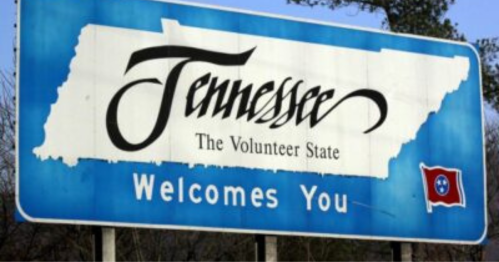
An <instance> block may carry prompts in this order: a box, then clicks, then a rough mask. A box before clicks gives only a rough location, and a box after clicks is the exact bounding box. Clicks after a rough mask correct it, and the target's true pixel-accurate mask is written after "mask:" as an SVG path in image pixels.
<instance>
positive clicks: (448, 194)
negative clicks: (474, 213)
mask: <svg viewBox="0 0 499 262" xmlns="http://www.w3.org/2000/svg"><path fill="white" fill-rule="evenodd" d="M420 168H421V175H422V177H423V187H424V192H425V199H426V208H427V210H428V213H432V212H433V207H434V206H444V207H453V206H460V207H463V208H465V207H466V197H465V194H464V188H463V180H462V175H461V174H462V173H461V170H459V169H455V168H446V167H441V166H434V167H428V166H426V165H425V164H424V163H421V164H420Z"/></svg>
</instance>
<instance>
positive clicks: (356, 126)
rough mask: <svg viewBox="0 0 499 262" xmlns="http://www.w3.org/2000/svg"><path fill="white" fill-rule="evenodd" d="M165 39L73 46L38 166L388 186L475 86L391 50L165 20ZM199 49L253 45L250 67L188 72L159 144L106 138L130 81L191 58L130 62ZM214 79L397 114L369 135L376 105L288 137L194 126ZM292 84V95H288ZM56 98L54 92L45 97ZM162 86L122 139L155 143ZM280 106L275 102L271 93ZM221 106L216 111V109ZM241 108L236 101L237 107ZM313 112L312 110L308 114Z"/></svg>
mask: <svg viewBox="0 0 499 262" xmlns="http://www.w3.org/2000/svg"><path fill="white" fill-rule="evenodd" d="M163 29H164V33H152V32H145V31H138V30H130V29H122V28H113V27H105V26H98V25H88V26H86V27H85V28H84V29H83V30H82V32H81V35H80V37H79V44H78V45H77V46H76V56H75V57H74V58H73V59H72V61H71V65H70V74H69V75H68V79H67V81H66V82H65V83H63V85H62V86H60V87H59V88H58V99H57V101H56V102H55V103H54V104H53V105H52V107H51V111H50V115H49V116H48V119H47V122H46V123H45V126H44V128H45V141H44V142H43V144H42V145H40V146H39V147H36V148H34V150H33V152H34V153H35V154H36V155H37V156H38V157H39V158H40V159H41V160H47V159H49V158H53V159H58V158H61V159H62V161H63V162H64V163H66V164H67V165H69V166H75V165H77V164H78V161H79V160H82V159H99V160H107V161H110V162H118V161H131V162H140V163H157V164H160V163H163V162H177V163H186V164H189V165H195V164H203V165H214V166H221V167H245V168H258V169H265V170H286V171H297V172H305V171H307V172H316V173H321V174H341V175H355V176H367V177H376V178H387V176H388V173H389V170H388V164H389V160H390V159H391V158H394V157H396V156H397V155H398V154H399V152H400V150H401V147H402V145H403V144H404V143H407V142H409V141H411V140H413V139H415V136H416V133H417V131H418V130H419V128H420V127H421V125H422V124H423V123H424V122H425V121H426V120H427V118H428V115H429V114H430V113H431V112H437V111H438V110H439V109H440V106H441V104H442V101H443V99H444V97H445V96H446V95H447V94H449V93H451V92H453V91H456V90H457V89H458V88H459V86H460V83H461V82H462V81H465V80H466V79H467V77H468V71H469V61H468V59H467V58H464V57H454V58H445V57H438V56H430V55H421V54H415V53H409V52H401V51H394V50H381V51H380V52H370V51H362V50H356V49H348V48H340V47H333V46H326V45H318V44H310V43H303V42H298V41H289V40H282V39H276V38H268V37H259V36H252V35H244V34H236V33H228V32H221V31H216V30H207V29H199V28H192V27H186V26H181V25H179V24H178V23H177V22H175V21H170V20H163ZM162 45H181V46H191V47H197V48H202V49H208V50H213V51H219V52H224V53H240V52H244V51H247V50H249V49H252V48H253V47H256V49H255V51H254V53H253V54H252V56H251V57H250V59H249V60H248V62H247V63H246V65H244V66H237V67H222V66H217V65H212V64H208V63H201V62H197V63H190V64H189V65H188V66H187V67H185V69H184V70H183V72H182V74H181V76H180V79H179V82H178V85H177V90H176V93H175V96H174V101H173V106H172V111H171V114H170V119H169V121H168V125H167V127H166V129H165V131H164V132H163V133H162V135H161V136H160V137H159V138H158V139H157V140H156V141H155V142H154V143H152V144H151V145H150V146H148V147H146V148H144V149H142V150H139V151H135V152H126V151H122V150H120V149H118V148H117V147H115V146H114V144H113V143H112V142H111V140H110V138H109V136H108V133H107V129H106V112H107V109H108V106H109V102H110V101H111V99H112V97H113V96H114V95H115V94H116V92H117V91H118V90H119V89H120V88H121V87H123V86H124V85H126V84H127V83H129V82H131V81H134V80H137V79H144V78H158V79H159V80H160V81H162V82H163V83H164V81H165V79H166V77H167V76H168V73H169V72H170V69H171V68H172V67H173V66H175V65H176V64H177V63H179V61H183V60H184V59H160V60H153V61H148V62H144V63H142V64H139V65H137V66H136V67H134V68H132V69H131V70H130V71H129V72H128V73H127V74H126V75H125V74H124V73H125V69H126V66H127V64H128V60H129V58H130V55H131V54H132V53H133V52H135V51H137V50H140V49H143V48H147V47H153V46H162ZM208 72H211V73H212V76H217V77H218V78H219V79H220V80H225V79H230V80H231V81H235V80H238V79H241V80H242V81H243V85H244V86H246V85H248V84H253V85H254V87H255V88H254V89H253V90H256V89H257V88H258V87H260V86H261V85H262V84H264V83H266V82H268V81H271V80H275V82H276V85H277V86H276V88H277V87H278V86H279V85H280V83H281V82H282V80H283V79H285V78H286V77H292V78H293V80H292V83H294V82H296V81H298V80H303V81H304V84H303V85H301V87H300V94H304V93H305V92H306V91H307V90H308V89H310V88H312V87H315V86H318V85H320V86H322V88H321V91H324V90H326V89H335V90H336V91H335V97H334V99H332V100H331V101H330V102H327V103H325V104H324V108H327V107H328V106H327V105H329V106H331V105H333V104H334V103H336V102H337V101H338V100H339V99H341V98H342V97H344V96H345V95H347V94H348V93H350V92H353V91H355V90H357V89H365V88H369V89H373V90H377V91H379V92H381V93H382V94H383V95H384V96H385V98H386V99H387V102H388V116H387V119H386V121H385V122H384V123H383V125H382V126H381V127H379V128H378V129H376V130H374V131H373V132H371V133H369V134H364V131H365V130H367V129H368V128H370V127H371V126H373V125H374V124H375V123H376V122H377V120H378V118H379V111H378V108H377V107H376V105H375V104H374V103H372V102H370V101H369V100H367V99H350V100H348V101H346V102H344V103H342V104H341V106H339V107H338V108H337V109H335V110H334V111H333V112H332V113H330V114H329V115H328V116H327V117H326V118H325V119H324V120H323V121H322V122H320V123H319V124H318V125H317V126H315V127H314V128H310V126H309V124H308V121H305V122H303V123H302V124H300V125H298V126H296V125H295V124H294V123H292V121H290V123H288V124H287V125H284V126H283V127H281V128H279V129H270V128H269V127H268V125H265V124H255V123H253V122H251V121H250V122H247V121H246V120H245V117H243V118H241V119H239V120H236V117H235V115H234V114H235V112H234V111H236V110H237V108H235V109H234V110H233V115H231V116H230V117H228V118H226V119H222V118H221V117H220V116H215V117H213V118H212V117H211V113H212V111H211V110H209V111H208V112H209V113H208V114H207V115H206V116H204V117H200V118H197V112H196V113H194V114H193V115H191V116H190V117H185V115H184V111H185V107H186V96H187V92H188V89H189V87H190V86H191V85H192V83H193V82H194V81H195V80H196V79H198V78H199V77H201V76H203V75H204V74H206V73H208ZM290 86H291V85H290ZM47 88H49V87H47ZM163 91H164V87H162V86H160V85H150V86H147V85H143V86H138V87H135V88H132V89H131V90H130V91H129V92H128V93H127V94H126V95H125V96H124V98H123V100H122V102H121V104H120V105H119V112H118V121H119V125H120V129H121V130H122V132H123V135H124V137H125V138H127V139H128V140H129V141H131V142H140V141H142V140H144V139H145V138H146V137H147V136H149V134H150V132H151V130H152V128H153V126H154V124H155V122H156V117H157V114H158V109H159V106H160V102H161V97H162V95H163ZM267 95H268V96H271V95H270V94H267ZM212 104H214V102H212ZM236 105H238V103H236ZM312 105H313V104H311V103H310V104H307V108H310V107H311V106H312ZM196 133H208V134H210V135H211V136H212V137H216V138H220V139H223V141H224V142H223V147H224V149H223V150H220V151H207V150H201V149H199V139H197V138H196V137H195V134H196ZM230 136H241V137H242V139H244V140H248V139H249V138H250V137H251V138H253V139H254V140H256V141H260V142H278V143H281V144H288V145H296V146H299V147H300V148H299V152H298V157H289V156H279V155H277V156H275V155H274V156H270V155H257V154H244V153H241V152H235V151H234V150H233V149H232V145H231V141H230V139H229V137H230ZM307 142H312V143H314V144H317V145H320V146H325V147H326V146H331V147H334V148H337V149H338V150H339V152H340V153H339V155H340V158H339V159H337V160H335V159H321V158H307V157H306V153H307V152H306V147H305V146H306V143H307Z"/></svg>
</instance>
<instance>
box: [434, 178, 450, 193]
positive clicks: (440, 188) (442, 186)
mask: <svg viewBox="0 0 499 262" xmlns="http://www.w3.org/2000/svg"><path fill="white" fill-rule="evenodd" d="M449 187H450V186H449V179H447V177H446V176H444V175H439V176H437V179H435V191H437V194H438V195H440V196H445V195H447V193H449Z"/></svg>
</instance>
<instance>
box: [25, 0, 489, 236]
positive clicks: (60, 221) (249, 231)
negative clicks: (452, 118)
mask: <svg viewBox="0 0 499 262" xmlns="http://www.w3.org/2000/svg"><path fill="white" fill-rule="evenodd" d="M22 1H24V0H18V3H17V36H16V37H17V38H16V47H17V54H16V98H17V103H16V127H15V128H16V207H17V210H18V212H19V214H20V215H21V216H22V217H23V218H24V219H26V220H27V221H28V222H35V223H57V224H79V225H96V226H107V227H136V228H150V229H174V230H197V231H209V232H230V233H247V234H268V235H281V236H309V237H334V238H341V239H352V238H353V239H363V240H384V241H400V242H426V243H448V244H468V245H473V244H480V243H482V242H483V240H484V239H485V237H486V236H487V224H488V217H487V186H486V185H487V163H486V157H485V156H486V154H485V143H486V139H485V117H484V116H485V113H484V105H483V95H480V101H481V110H482V118H481V120H482V139H483V148H482V154H483V167H484V171H483V182H484V198H483V199H484V216H483V217H484V220H485V223H484V229H483V233H482V236H481V237H480V238H478V239H477V240H474V241H473V240H470V241H466V240H464V241H463V240H450V239H435V238H406V237H380V236H367V235H354V234H351V235H350V234H331V233H307V232H297V231H272V230H252V229H240V228H239V229H238V228H217V227H195V226H178V225H166V224H163V225H154V224H136V223H135V224H134V223H123V222H109V221H89V220H67V219H66V220H64V219H51V218H34V217H31V216H29V215H28V214H27V213H26V212H24V210H23V209H22V206H21V203H20V199H19V173H20V166H19V120H20V119H19V108H20V102H21V99H20V97H19V78H20V75H21V72H20V71H19V68H20V63H21V60H20V57H21V56H20V54H21V45H20V41H21V34H20V31H21V15H22V14H21V2H22ZM144 1H154V2H164V3H171V4H180V5H184V6H193V7H202V8H208V9H217V10H222V11H230V12H235V13H239V14H249V15H256V16H263V17H270V18H277V19H283V20H288V21H297V22H304V23H310V24H317V25H326V26H334V27H339V28H346V29H354V30H360V31H364V32H373V33H380V34H384V35H392V36H399V37H405V38H412V39H423V40H428V41H434V42H440V43H449V44H456V45H460V46H464V47H467V48H470V49H471V50H472V51H473V53H474V54H475V58H476V59H477V63H478V70H479V71H478V78H479V85H480V94H483V86H482V75H481V72H482V65H481V60H480V55H479V54H478V52H477V50H476V49H475V48H474V47H473V45H471V44H470V43H468V42H457V41H451V40H447V39H439V38H434V37H427V36H418V35H409V34H402V33H393V32H387V31H382V30H377V29H371V28H364V27H358V26H348V25H341V24H337V23H332V22H323V21H317V20H313V19H304V18H294V17H291V16H285V15H277V14H271V13H265V12H256V11H251V10H242V9H237V8H229V7H221V6H216V5H208V4H200V3H186V2H182V1H178V0H144Z"/></svg>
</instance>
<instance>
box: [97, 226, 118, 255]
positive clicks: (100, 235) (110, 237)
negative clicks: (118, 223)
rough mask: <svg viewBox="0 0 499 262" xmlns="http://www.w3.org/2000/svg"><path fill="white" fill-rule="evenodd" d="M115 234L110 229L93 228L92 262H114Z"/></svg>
mask: <svg viewBox="0 0 499 262" xmlns="http://www.w3.org/2000/svg"><path fill="white" fill-rule="evenodd" d="M115 239H116V234H115V229H114V228H110V227H94V261H108V262H114V261H116V243H115Z"/></svg>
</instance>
